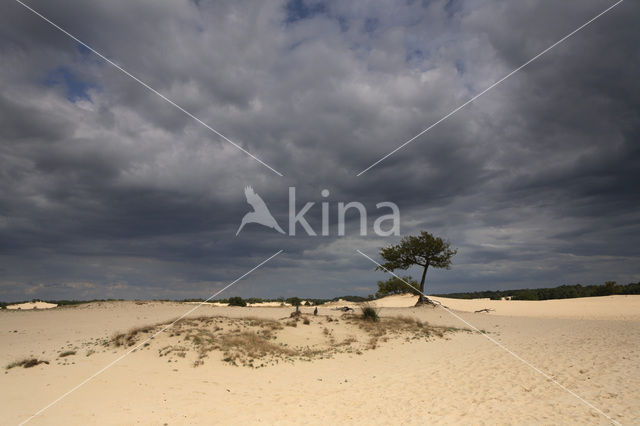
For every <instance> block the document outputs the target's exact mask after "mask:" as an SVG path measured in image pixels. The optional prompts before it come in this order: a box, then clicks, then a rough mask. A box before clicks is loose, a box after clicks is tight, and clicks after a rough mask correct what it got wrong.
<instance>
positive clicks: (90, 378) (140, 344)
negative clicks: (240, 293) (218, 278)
mask: <svg viewBox="0 0 640 426" xmlns="http://www.w3.org/2000/svg"><path fill="white" fill-rule="evenodd" d="M282 252H283V250H280V251H278V252H277V253H275V254H273V255H271V257H269V258H268V259H265V260H263V261H262V262H260V263H259V264H258V265H256V266H254V267H253V268H251V269H250V270H249V271H247V272H245V273H244V274H242V275H241V276H240V277H239V278H237V279H235V280H234V281H233V282H232V283H230V284H227V285H226V286H225V287H224V288H223V289H222V290H219V291H217V292H216V293H214V294H212V295H211V296H209V297H208V298H207V299H206V300H204V301H202V302H200V303H199V304H198V305H196V306H195V307H194V308H192V309H190V310H188V311H187V312H186V313H184V314H182V315H181V316H179V317H178V318H177V319H176V320H174V321H173V322H171V323H170V324H167V325H165V326H164V327H163V328H162V329H161V330H160V331H158V332H156V333H155V334H154V335H152V336H151V337H148V338H146V339H145V340H143V341H142V342H140V343H139V344H137V345H136V346H134V347H133V348H131V349H129V350H128V351H127V352H125V353H123V354H122V355H120V356H119V357H118V358H116V359H114V360H113V361H111V362H110V363H109V364H107V365H105V366H104V367H102V368H101V369H100V370H98V371H96V372H95V373H93V374H92V375H91V376H89V377H87V378H86V379H84V380H83V381H82V382H80V383H78V384H77V385H76V386H74V387H73V388H71V389H69V390H68V391H66V392H65V393H63V394H62V395H60V396H59V397H58V398H57V399H55V400H54V401H52V402H50V403H49V404H47V405H45V406H44V407H42V408H41V409H40V410H38V411H37V412H36V413H35V414H33V415H31V416H30V417H29V418H27V419H26V420H24V421H22V422H21V423H20V424H19V426H22V425H23V424H25V423H27V422H29V421H30V420H32V419H33V418H35V417H37V416H39V415H40V414H42V413H43V412H44V411H45V410H47V409H49V408H51V407H52V406H53V405H55V404H57V403H58V402H60V401H61V400H63V399H64V398H66V397H67V396H69V394H71V393H72V392H75V391H76V390H78V389H79V388H81V387H82V386H84V385H85V384H87V383H88V382H90V381H91V380H93V379H94V378H95V377H96V376H98V375H99V374H101V373H103V372H105V371H106V370H108V369H109V368H111V367H112V366H113V365H115V364H116V363H118V362H119V361H121V360H122V359H123V358H125V357H126V356H127V355H129V354H130V353H132V352H133V351H135V350H136V349H138V348H140V347H141V346H143V345H144V344H145V343H147V342H148V341H149V340H151V339H153V338H154V337H156V336H157V335H158V334H160V333H163V332H164V331H165V330H166V329H168V328H170V327H172V326H173V325H174V324H175V323H177V322H178V321H180V320H181V319H183V318H184V317H186V316H187V315H189V314H191V313H192V312H193V311H195V310H196V309H198V308H199V307H200V306H202V305H204V304H205V303H207V302H208V301H209V300H211V299H213V298H214V297H216V296H217V295H219V294H220V293H222V292H223V291H225V290H226V289H228V288H229V287H231V286H232V285H234V284H235V283H237V282H238V281H240V280H241V279H243V278H244V277H246V276H247V275H249V274H250V273H252V272H253V271H255V270H256V269H258V268H259V267H261V266H262V265H264V264H265V263H267V262H268V261H270V260H271V259H273V258H274V257H276V256H277V255H279V254H280V253H282Z"/></svg>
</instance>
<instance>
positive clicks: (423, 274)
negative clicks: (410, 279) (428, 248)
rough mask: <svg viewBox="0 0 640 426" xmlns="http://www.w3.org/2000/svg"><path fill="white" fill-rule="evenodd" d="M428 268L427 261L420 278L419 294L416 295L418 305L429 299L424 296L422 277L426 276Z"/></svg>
mask: <svg viewBox="0 0 640 426" xmlns="http://www.w3.org/2000/svg"><path fill="white" fill-rule="evenodd" d="M428 268H429V264H428V263H427V264H426V265H424V271H422V279H421V280H420V295H419V296H418V303H417V304H418V305H422V304H423V303H424V302H425V299H427V300H429V299H428V298H425V296H424V279H425V278H426V277H427V269H428Z"/></svg>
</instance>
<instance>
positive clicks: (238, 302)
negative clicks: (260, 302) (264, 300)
mask: <svg viewBox="0 0 640 426" xmlns="http://www.w3.org/2000/svg"><path fill="white" fill-rule="evenodd" d="M229 306H247V302H245V301H244V300H243V299H242V297H238V296H235V297H230V298H229Z"/></svg>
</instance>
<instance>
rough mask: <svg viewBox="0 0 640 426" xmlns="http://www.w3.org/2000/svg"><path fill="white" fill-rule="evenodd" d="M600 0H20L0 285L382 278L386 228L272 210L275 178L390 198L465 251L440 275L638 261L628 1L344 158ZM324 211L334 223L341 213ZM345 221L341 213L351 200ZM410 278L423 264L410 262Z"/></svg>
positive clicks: (626, 275)
mask: <svg viewBox="0 0 640 426" xmlns="http://www.w3.org/2000/svg"><path fill="white" fill-rule="evenodd" d="M610 4H611V3H608V2H603V1H601V0H597V1H596V0H593V1H592V0H590V1H582V0H581V1H577V0H575V1H574V0H572V1H569V2H561V3H558V2H551V1H542V0H535V1H533V0H532V1H521V2H507V1H482V2H467V1H456V0H451V1H424V2H418V1H414V2H406V3H405V4H389V2H384V1H364V0H363V1H358V2H340V1H335V2H333V1H328V2H316V1H291V2H282V1H259V2H255V1H235V0H234V1H228V2H221V1H216V2H209V1H195V2H193V1H173V0H171V1H169V0H167V1H153V2H148V1H133V2H132V1H124V0H115V1H109V2H97V1H66V2H64V3H63V4H55V5H54V4H51V3H49V2H44V1H31V2H29V5H31V6H32V7H34V8H35V9H37V10H38V11H40V12H41V13H42V14H43V15H45V16H47V17H48V18H50V19H51V20H52V21H54V22H56V23H57V24H58V25H60V26H61V27H63V28H65V29H66V30H68V31H69V32H71V33H72V34H74V35H76V36H77V37H79V38H80V39H81V40H83V41H84V42H86V43H87V44H89V45H90V46H92V47H94V48H95V49H97V50H98V51H100V52H102V53H103V54H104V55H105V56H107V57H109V58H110V59H113V60H114V61H115V62H117V63H118V64H120V65H122V66H123V67H124V68H125V69H127V70H128V71H129V72H131V73H132V74H134V75H135V76H137V77H138V78H140V79H141V80H143V81H144V82H146V83H148V84H149V85H150V86H152V87H153V88H155V89H156V90H158V91H159V92H161V93H163V94H165V95H166V96H167V97H169V98H171V99H172V100H174V101H175V102H177V103H178V104H180V105H181V106H182V107H184V108H186V109H187V110H188V111H190V112H191V113H193V114H194V115H195V116H197V117H199V118H200V119H202V120H203V121H204V122H206V123H208V124H209V125H211V126H212V127H214V128H215V129H216V130H218V131H220V132H222V133H223V134H225V135H226V136H227V137H229V138H230V139H232V140H233V141H235V142H237V143H238V144H240V145H241V146H242V147H244V148H245V149H247V150H248V151H250V152H251V153H253V154H254V155H256V156H258V157H259V158H261V159H262V160H264V161H266V162H267V163H268V164H270V165H272V166H273V167H274V168H275V169H277V170H279V171H281V172H282V173H283V174H284V175H285V176H284V177H279V176H277V175H275V174H274V173H272V172H271V171H270V170H269V169H267V168H265V167H264V166H262V165H260V164H259V163H257V162H256V161H254V160H253V159H251V158H250V157H248V156H247V155H245V154H244V153H242V152H240V151H239V150H237V149H236V148H234V147H233V146H232V145H230V144H229V143H227V142H225V141H223V140H222V139H221V138H220V137H218V136H216V135H215V134H213V133H212V132H210V131H209V130H207V129H206V128H204V127H203V126H202V125H200V124H199V123H197V122H196V121H194V120H193V119H191V118H189V117H188V116H186V115H185V114H183V113H182V112H180V111H179V110H177V109H176V108H174V107H173V106H171V105H170V104H168V103H167V102H165V101H164V100H162V99H161V98H160V97H159V96H157V95H156V94H153V93H151V92H150V91H149V90H147V89H145V88H144V87H142V86H141V85H140V84H138V83H136V82H135V81H134V80H132V79H131V78H129V77H127V76H126V75H124V74H123V73H121V72H120V71H118V70H117V69H115V68H114V67H112V66H111V65H109V64H108V63H106V62H105V61H103V60H101V59H99V58H98V57H96V56H95V55H93V54H92V53H91V52H89V51H88V50H87V49H86V48H84V47H82V46H81V45H79V44H77V43H76V42H74V41H73V40H71V39H70V38H69V37H67V36H66V35H64V34H62V33H61V32H60V31H58V30H56V29H55V28H53V27H52V26H51V25H49V24H48V23H46V22H44V21H43V20H42V19H40V18H39V17H37V16H35V15H34V14H33V13H31V12H30V11H28V10H27V9H25V8H24V7H23V6H21V5H20V4H18V3H17V2H9V3H8V4H7V7H6V8H5V12H4V13H3V14H2V17H0V55H1V57H2V65H1V66H0V81H1V86H0V87H1V89H0V142H1V143H0V295H1V297H0V299H4V300H17V299H25V298H34V297H40V298H85V297H127V298H128V297H150V298H165V297H171V298H173V297H207V296H208V295H209V294H211V293H213V292H214V291H215V290H216V289H217V288H220V287H222V286H223V285H224V284H226V283H228V282H230V281H232V280H234V279H235V278H237V277H238V276H240V275H242V274H243V273H244V272H246V271H247V270H249V269H251V268H252V267H253V266H255V265H256V264H258V263H259V262H261V261H262V260H264V259H265V258H267V257H269V256H270V255H272V254H273V253H275V252H277V251H278V250H280V249H284V250H285V252H284V253H283V254H282V255H280V256H278V257H277V258H276V259H274V260H273V261H272V262H270V263H269V264H267V265H265V266H264V267H263V268H261V269H260V270H259V271H256V273H255V274H253V275H251V276H250V277H248V278H247V279H246V280H243V281H242V282H241V283H239V284H238V285H237V286H236V287H234V288H233V289H231V290H230V292H229V293H228V294H229V295H231V294H239V295H243V296H270V297H278V296H292V295H303V296H314V297H327V296H335V295H339V294H346V293H357V294H365V295H366V294H369V293H374V292H375V282H376V280H378V279H384V278H385V277H384V275H383V274H382V273H380V272H373V271H372V269H373V268H372V266H373V265H372V264H371V263H370V262H369V261H368V260H366V259H364V258H363V257H361V256H360V255H358V254H357V253H356V252H355V250H356V249H361V250H363V251H365V252H367V253H369V254H370V255H372V256H373V255H375V254H376V251H377V249H378V248H379V247H381V246H383V245H387V244H391V243H394V242H396V241H397V238H387V239H385V238H379V237H375V236H372V235H369V236H368V237H360V236H356V232H357V223H350V224H348V226H347V229H348V232H349V235H347V236H346V237H342V238H339V237H337V230H336V229H335V226H334V227H333V228H332V236H330V237H322V238H320V237H317V238H311V237H302V236H296V237H288V236H282V235H279V234H277V233H276V232H273V231H272V230H269V229H266V228H261V227H260V226H258V225H253V226H252V225H248V226H247V227H246V228H245V229H244V230H243V232H242V233H241V234H240V235H239V236H238V237H235V232H236V230H237V227H238V225H239V223H240V219H241V218H242V216H243V215H244V214H245V213H246V212H247V211H248V210H249V206H248V205H247V204H246V202H245V200H244V196H243V188H244V186H245V185H251V186H253V187H254V188H255V189H256V191H257V192H258V193H259V194H260V195H261V196H262V197H263V198H264V199H265V201H266V202H267V203H268V205H269V207H270V209H271V211H272V212H273V213H274V215H275V216H276V218H277V219H278V221H279V222H280V223H281V225H283V226H286V223H287V207H288V187H289V186H295V187H296V188H297V194H298V199H299V203H300V204H304V203H305V202H307V201H314V202H316V205H315V206H314V208H313V209H312V210H311V212H310V214H309V215H308V217H309V220H310V222H311V223H312V225H313V226H315V227H316V229H319V228H320V223H321V219H320V207H319V203H320V202H322V201H325V200H324V199H323V198H322V197H321V196H320V191H321V190H322V189H325V188H326V189H328V190H330V192H331V195H330V197H329V198H328V199H327V200H328V201H329V202H330V205H331V209H332V210H331V213H332V214H335V209H336V205H337V202H339V201H344V202H348V201H361V202H363V203H364V204H365V205H366V206H367V208H368V211H369V213H370V216H372V217H370V220H369V225H370V226H371V225H372V223H373V219H374V218H375V217H376V209H375V204H376V203H377V202H380V201H393V202H395V203H396V204H398V206H399V207H400V209H401V212H402V224H401V225H402V228H401V232H402V234H403V235H407V234H412V233H416V232H418V231H419V230H422V229H426V230H429V231H431V232H433V233H435V234H436V235H441V236H443V237H446V238H448V239H449V240H450V241H451V242H452V244H453V245H454V246H456V247H458V248H459V254H458V256H457V257H456V258H455V260H454V268H453V269H452V270H451V271H433V272H430V276H429V283H428V288H429V289H430V291H432V292H449V291H461V290H481V289H487V288H516V287H526V286H551V285H557V284H563V283H583V284H590V283H600V282H602V281H604V280H609V279H613V280H618V281H619V282H625V283H626V282H629V281H638V280H640V271H639V270H638V268H637V265H638V264H640V262H639V260H640V249H638V246H639V244H638V242H639V240H640V238H639V237H640V220H639V219H640V217H639V213H638V212H639V211H640V210H639V208H640V197H639V196H638V190H637V189H636V186H637V182H638V181H640V172H639V170H640V149H639V145H638V138H639V136H640V86H639V85H638V83H637V70H638V69H639V67H640V52H639V51H638V49H637V40H638V33H637V29H636V27H637V26H636V25H635V23H636V22H637V20H638V18H640V7H639V6H638V5H636V4H635V3H633V2H623V3H622V4H621V5H620V6H618V7H616V8H614V9H613V10H612V11H611V12H609V13H608V14H606V15H604V16H603V17H602V18H600V19H599V20H597V21H596V22H594V23H593V24H591V25H590V26H588V27H586V28H585V29H584V30H582V31H581V32H579V33H578V34H576V35H575V36H574V37H572V38H570V39H568V40H567V41H566V42H564V43H562V44H561V45H559V46H557V47H556V48H554V49H553V50H552V51H550V52H549V53H547V54H546V55H544V56H543V57H541V58H540V59H539V60H537V61H536V62H534V63H532V64H531V65H529V66H528V67H527V68H525V69H523V70H522V71H520V72H519V73H517V74H515V75H514V76H513V77H511V78H510V79H508V80H507V81H505V82H504V83H503V84H501V85H499V86H498V87H496V88H495V89H493V90H492V91H490V92H488V93H487V94H485V95H484V96H482V97H481V98H480V99H478V100H476V101H475V102H473V103H472V104H470V105H469V106H468V107H466V108H465V109H463V110H461V111H460V112H458V113H457V114H455V115H454V116H452V117H451V118H449V119H448V120H446V121H444V122H442V123H441V124H439V125H438V126H436V127H435V128H433V129H432V130H431V131H430V132H428V133H427V134H425V135H423V136H422V137H420V138H419V139H417V140H416V141H414V142H412V143H411V144H409V145H408V146H407V147H405V148H404V149H402V150H400V151H398V152H397V153H396V154H394V155H392V156H391V157H389V158H388V159H386V160H385V161H383V162H382V163H380V164H379V165H378V166H376V167H374V168H372V169H371V170H369V171H367V172H366V173H364V174H363V175H362V176H359V177H356V174H357V173H358V172H360V171H361V170H363V169H365V168H366V167H367V166H369V165H370V164H371V163H373V162H374V161H376V160H377V159H378V158H380V157H382V156H383V155H385V154H386V153H388V152H389V151H391V150H392V149H394V148H395V147H397V146H398V145H400V144H401V143H403V142H404V141H406V140H408V139H409V138H411V137H412V136H414V135H415V134H417V133H418V132H420V131H421V130H422V129H424V128H426V127H427V126H429V125H430V124H431V123H433V122H435V121H437V120H438V119H440V118H441V117H442V116H444V115H445V114H447V113H448V112H450V111H451V110H452V109H454V108H456V107H457V106H458V105H460V104H462V103H464V102H465V101H466V100H467V99H469V98H471V97H472V96H474V95H475V94H477V93H479V92H480V91H482V90H484V89H485V88H486V87H488V86H489V85H491V84H492V83H493V82H495V81H497V80H498V79H500V78H501V77H503V76H504V75H506V74H507V73H509V72H510V71H511V70H513V69H515V68H516V67H518V66H519V65H521V64H522V63H524V62H526V61H527V60H528V59H530V58H531V57H533V56H535V55H536V54H537V53H538V52H540V51H541V50H543V49H545V48H546V47H547V46H549V45H551V44H552V43H554V42H555V41H557V40H558V39H560V38H561V37H563V36H564V35H566V34H567V33H569V32H570V31H572V30H574V29H575V28H576V27H578V26H580V25H582V24H583V23H584V22H586V21H587V20H588V19H590V18H592V17H593V16H595V15H596V14H598V13H599V12H601V11H602V10H604V9H605V8H606V7H608V6H609V5H610ZM333 218H334V219H332V224H333V225H336V224H337V222H336V221H335V217H333ZM352 219H355V217H352ZM412 272H413V273H414V275H415V272H414V271H412Z"/></svg>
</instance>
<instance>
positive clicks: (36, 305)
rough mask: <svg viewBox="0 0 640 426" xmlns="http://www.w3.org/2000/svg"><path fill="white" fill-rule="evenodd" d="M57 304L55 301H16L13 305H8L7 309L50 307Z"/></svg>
mask: <svg viewBox="0 0 640 426" xmlns="http://www.w3.org/2000/svg"><path fill="white" fill-rule="evenodd" d="M57 306H58V305H56V304H55V303H47V302H40V301H37V302H26V303H16V304H14V305H8V306H7V309H15V310H29V309H51V308H55V307H57Z"/></svg>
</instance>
